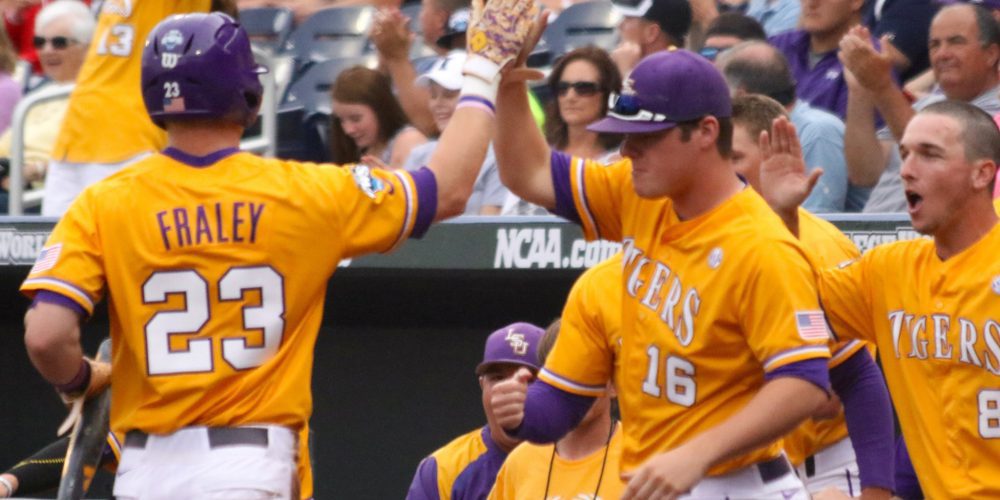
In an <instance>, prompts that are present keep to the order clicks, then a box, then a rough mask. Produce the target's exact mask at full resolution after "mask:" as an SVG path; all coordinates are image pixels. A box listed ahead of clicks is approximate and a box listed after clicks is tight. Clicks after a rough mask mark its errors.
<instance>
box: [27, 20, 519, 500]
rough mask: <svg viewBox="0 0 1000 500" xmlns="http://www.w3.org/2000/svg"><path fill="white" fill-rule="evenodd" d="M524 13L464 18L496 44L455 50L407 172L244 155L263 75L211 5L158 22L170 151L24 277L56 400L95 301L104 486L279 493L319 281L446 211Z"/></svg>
mask: <svg viewBox="0 0 1000 500" xmlns="http://www.w3.org/2000/svg"><path fill="white" fill-rule="evenodd" d="M533 10H535V7H534V4H533V3H532V2H530V1H525V0H500V1H497V2H495V3H494V2H491V3H490V4H489V5H487V6H486V7H485V9H484V10H483V11H482V14H481V16H479V17H477V20H476V24H475V25H474V29H476V30H478V31H477V32H478V33H479V34H480V36H483V37H490V38H491V39H493V40H498V39H499V40H501V43H499V44H495V45H490V46H489V47H486V46H482V45H479V46H476V47H472V48H471V50H470V56H469V59H468V63H469V66H468V68H467V70H466V74H467V78H466V85H465V86H464V87H463V96H462V97H461V98H460V101H461V102H460V104H459V109H457V110H456V112H455V114H454V116H453V117H452V120H451V122H450V124H449V125H450V128H449V129H447V130H446V131H445V133H444V135H443V137H442V139H441V143H440V146H439V149H438V152H437V154H436V155H435V156H433V157H432V158H431V161H430V164H429V165H428V166H427V167H425V168H422V169H420V170H418V171H415V172H406V171H395V172H386V171H381V170H378V169H370V168H368V167H366V166H364V165H353V166H347V167H341V166H336V165H309V164H299V163H295V162H284V161H280V160H272V159H262V158H259V157H256V156H253V155H250V154H247V153H241V152H240V151H239V150H238V149H237V147H238V145H239V140H240V137H241V136H242V134H243V131H244V128H245V127H246V126H248V125H249V124H251V123H252V122H253V121H254V120H255V119H256V116H257V112H258V107H259V105H260V99H261V95H262V88H261V84H260V82H259V80H258V76H257V75H258V73H260V72H261V71H263V68H260V67H259V66H257V65H256V64H255V63H254V60H253V56H252V54H251V50H250V42H249V39H248V37H247V34H246V31H245V30H243V28H242V27H241V26H240V25H239V24H238V23H236V22H235V21H233V20H232V18H229V17H228V16H226V15H224V14H218V13H216V14H188V15H182V16H173V17H170V18H168V19H167V20H165V21H164V22H162V23H160V24H159V25H157V27H156V28H155V29H154V30H153V32H152V33H151V34H150V37H149V39H148V41H147V43H146V45H145V48H144V50H143V56H142V91H143V96H144V103H145V105H146V107H147V111H148V112H149V114H150V116H151V118H152V119H153V121H154V122H155V123H157V124H158V125H159V126H162V127H164V128H165V129H166V130H167V134H168V137H169V141H170V144H171V146H170V147H169V148H167V149H165V150H164V151H162V152H161V153H159V154H155V155H151V156H150V157H148V158H146V159H143V160H142V161H139V162H137V163H135V164H133V165H131V166H130V168H128V169H125V170H123V171H121V172H119V173H117V174H116V175H114V176H112V177H109V178H108V179H106V180H104V181H102V182H99V183H97V184H94V185H92V186H91V187H90V188H88V189H87V190H85V191H84V192H83V193H82V194H81V196H80V197H79V198H78V199H77V200H76V201H75V202H74V203H73V205H72V206H71V207H70V210H69V211H68V212H67V213H66V215H65V216H64V217H63V218H62V219H61V220H60V221H59V223H58V224H57V225H56V227H55V229H54V230H53V232H52V235H51V236H50V237H49V240H48V241H47V243H46V245H45V247H44V249H43V251H42V252H41V254H40V256H39V258H38V260H37V262H36V264H35V266H34V267H33V268H32V270H31V271H30V272H29V275H28V277H27V279H26V280H25V282H24V283H23V285H22V288H21V289H22V291H23V292H24V293H25V294H27V295H28V296H29V297H32V298H33V299H34V302H33V304H32V307H31V308H30V309H29V310H28V313H27V315H26V317H25V327H26V333H25V344H26V346H27V349H28V354H29V357H30V358H31V361H32V363H33V364H34V365H35V367H36V368H37V369H38V371H39V372H40V373H41V375H42V376H43V377H44V378H45V379H46V380H48V381H49V382H51V383H53V384H55V386H56V388H57V390H58V391H59V392H61V393H63V394H66V395H69V396H70V397H74V396H79V395H80V394H81V393H83V392H84V391H85V390H86V389H87V388H88V387H89V386H90V385H91V384H93V383H94V379H93V378H92V374H94V373H96V372H94V371H93V369H92V367H91V365H90V363H89V362H87V361H86V360H85V359H84V358H83V356H82V353H81V350H80V343H79V323H80V321H81V320H82V319H85V318H86V317H88V316H89V315H90V314H92V312H93V308H94V305H95V304H96V303H97V302H98V301H99V300H101V299H102V298H103V297H104V296H107V297H108V302H109V308H108V309H109V315H110V321H111V339H112V342H113V349H112V366H113V370H112V375H111V378H112V383H113V384H114V390H115V393H114V398H113V400H112V406H111V428H112V430H114V431H116V432H121V433H124V434H125V442H124V444H123V451H122V458H121V463H120V465H119V468H118V472H117V476H116V481H115V490H114V492H115V496H116V497H117V498H124V499H129V498H144V499H155V498H171V499H173V498H200V497H204V496H207V495H209V492H213V491H216V492H217V493H218V494H223V495H229V496H230V497H238V498H244V499H250V498H291V497H292V496H293V495H294V493H293V491H292V490H293V488H292V485H293V483H294V481H293V475H294V467H295V463H294V461H295V455H296V453H297V450H298V445H297V443H296V441H297V439H296V435H297V433H298V432H300V431H301V430H302V429H303V427H304V426H305V424H306V422H307V421H308V418H309V414H310V411H311V394H310V391H309V390H308V388H309V383H310V377H311V366H312V352H313V350H312V349H313V345H314V342H315V339H316V335H317V332H318V329H319V325H320V321H321V316H322V304H323V302H324V295H325V292H326V287H327V281H328V279H329V277H330V275H331V274H332V273H333V271H334V270H335V269H336V267H337V263H338V262H340V261H341V260H342V259H344V258H349V257H351V256H354V255H361V254H365V253H371V252H385V251H388V250H390V249H392V248H395V247H396V246H398V245H399V244H401V243H402V242H403V241H404V240H405V239H406V238H409V237H419V236H420V235H422V234H423V233H424V232H425V231H426V230H427V228H428V226H429V225H430V223H431V222H432V221H434V220H439V219H443V218H445V217H449V216H454V215H457V214H459V213H461V212H462V209H463V208H464V206H465V203H466V199H467V198H468V195H469V192H471V190H472V185H473V182H474V180H475V177H476V174H477V172H478V170H479V165H480V164H482V161H483V158H484V156H485V152H486V147H487V143H488V141H489V136H490V134H491V132H492V121H493V111H492V107H493V102H494V99H495V95H496V88H497V85H498V83H499V70H500V68H501V66H502V65H503V64H505V63H506V62H507V61H508V60H510V59H512V58H513V57H515V56H516V55H517V54H518V53H519V51H520V49H521V45H522V44H523V42H524V40H525V38H526V37H527V36H528V35H529V32H530V30H531V24H532V21H531V20H532V11H533ZM500 17H502V18H503V19H499V18H500ZM463 103H464V104H463ZM460 136H461V137H460ZM233 450H238V451H233ZM219 490H222V491H219Z"/></svg>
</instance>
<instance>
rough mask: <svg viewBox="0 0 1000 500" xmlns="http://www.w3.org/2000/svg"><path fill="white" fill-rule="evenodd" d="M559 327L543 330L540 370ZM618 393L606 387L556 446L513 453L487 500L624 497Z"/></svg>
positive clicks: (527, 446)
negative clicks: (616, 406) (616, 413)
mask: <svg viewBox="0 0 1000 500" xmlns="http://www.w3.org/2000/svg"><path fill="white" fill-rule="evenodd" d="M618 263H619V265H618V266H617V268H616V269H613V270H611V271H610V272H618V273H619V274H621V271H620V269H621V266H620V259H619V260H618ZM606 266H607V264H605V266H604V268H605V269H606ZM603 272H609V271H603ZM588 312H590V311H588ZM616 312H617V311H616ZM581 319H584V318H581ZM585 319H590V318H589V317H588V318H585ZM561 324H562V322H561V321H560V320H558V319H557V320H555V321H554V322H552V324H551V325H549V327H548V328H546V329H545V335H544V336H543V337H542V340H541V342H540V343H539V347H538V362H539V364H540V365H542V366H544V365H545V358H547V357H548V356H549V351H551V350H552V346H553V345H555V342H556V338H557V337H558V336H559V328H560V326H561ZM616 330H617V329H616ZM612 333H614V334H616V335H618V336H619V339H620V338H621V337H620V335H621V334H620V332H618V331H615V332H608V334H609V335H610V334H612ZM614 391H615V389H614V386H613V385H612V384H611V383H608V388H607V393H606V394H605V395H604V396H601V397H599V398H597V400H596V401H594V406H592V407H591V408H590V411H588V412H587V414H586V415H584V417H583V419H582V420H580V423H579V424H577V426H576V428H574V429H573V430H572V431H570V432H569V433H568V434H566V436H565V437H563V438H562V439H560V440H559V441H557V442H556V443H555V444H545V445H541V444H534V443H522V444H520V445H518V447H517V448H514V451H512V452H511V453H510V456H508V457H507V460H505V461H504V463H503V467H501V468H500V472H499V473H497V479H496V484H495V485H494V486H493V490H492V491H491V492H490V496H489V499H490V500H514V499H518V498H542V499H549V498H565V499H567V500H569V499H577V498H587V499H598V498H607V499H612V498H619V497H621V495H622V493H624V492H625V482H624V481H622V479H621V476H620V475H619V473H618V471H619V463H620V461H621V453H622V434H623V433H622V432H621V424H620V423H619V422H618V419H616V418H614V416H613V415H612V414H611V407H612V399H613V398H615V392H614ZM591 492H593V493H591Z"/></svg>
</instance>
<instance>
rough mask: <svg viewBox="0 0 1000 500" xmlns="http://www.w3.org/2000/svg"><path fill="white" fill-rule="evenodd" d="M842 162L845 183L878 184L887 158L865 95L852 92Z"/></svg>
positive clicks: (870, 106)
mask: <svg viewBox="0 0 1000 500" xmlns="http://www.w3.org/2000/svg"><path fill="white" fill-rule="evenodd" d="M844 159H845V160H846V161H847V180H848V181H850V183H851V184H853V185H855V186H862V187H870V186H874V185H875V183H877V182H878V179H879V176H881V175H882V170H883V169H884V168H885V163H886V157H885V155H884V154H883V152H882V146H881V144H880V142H879V140H878V137H876V135H875V105H874V103H873V102H872V98H871V96H870V95H868V94H867V93H866V92H863V91H858V92H855V91H854V89H852V90H851V93H850V95H849V96H848V98H847V116H846V117H845V120H844Z"/></svg>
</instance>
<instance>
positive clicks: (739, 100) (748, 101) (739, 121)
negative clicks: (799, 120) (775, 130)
mask: <svg viewBox="0 0 1000 500" xmlns="http://www.w3.org/2000/svg"><path fill="white" fill-rule="evenodd" d="M779 116H788V113H787V112H786V111H785V107H784V106H782V105H781V104H780V103H779V102H778V101H775V100H774V99H771V98H770V97H767V96H766V95H761V94H745V95H741V96H737V97H734V98H733V123H734V124H736V125H740V126H743V127H745V128H746V130H747V134H748V135H749V136H750V137H751V138H753V139H756V138H758V137H760V133H761V132H763V131H765V130H766V131H768V132H770V131H771V123H773V122H774V120H775V119H776V118H778V117H779Z"/></svg>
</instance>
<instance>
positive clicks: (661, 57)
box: [587, 49, 733, 134]
mask: <svg viewBox="0 0 1000 500" xmlns="http://www.w3.org/2000/svg"><path fill="white" fill-rule="evenodd" d="M732 114H733V109H732V103H731V101H730V97H729V86H728V85H726V80H725V78H723V77H722V74H721V73H719V70H718V69H716V68H715V66H713V65H712V63H711V62H710V61H709V60H707V59H705V58H704V57H702V56H700V55H698V54H696V53H694V52H691V51H688V50H683V49H679V50H667V51H661V52H656V53H654V54H651V55H649V56H647V57H646V58H644V59H643V60H642V61H640V62H639V65H638V66H636V67H635V69H633V70H632V73H631V74H630V75H629V77H628V78H627V79H626V80H625V83H624V84H623V85H622V92H621V94H611V96H610V98H609V102H608V114H607V116H606V117H605V118H603V119H602V120H599V121H597V122H595V123H592V124H590V126H588V127H587V130H590V131H592V132H606V133H613V134H644V133H650V132H658V131H661V130H668V129H671V128H673V127H675V126H677V124H678V123H681V122H687V121H692V120H698V119H700V118H704V117H706V116H715V117H717V118H728V117H730V116H732Z"/></svg>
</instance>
